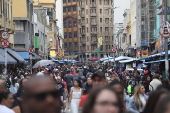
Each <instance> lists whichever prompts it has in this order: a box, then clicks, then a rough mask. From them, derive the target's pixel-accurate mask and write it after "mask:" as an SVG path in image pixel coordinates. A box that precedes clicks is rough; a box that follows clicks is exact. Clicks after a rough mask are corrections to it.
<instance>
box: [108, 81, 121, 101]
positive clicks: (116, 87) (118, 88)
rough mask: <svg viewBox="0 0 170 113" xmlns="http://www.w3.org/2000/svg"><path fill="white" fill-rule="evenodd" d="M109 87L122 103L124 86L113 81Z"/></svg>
mask: <svg viewBox="0 0 170 113" xmlns="http://www.w3.org/2000/svg"><path fill="white" fill-rule="evenodd" d="M109 87H110V88H112V89H113V90H114V91H115V92H116V93H117V95H118V97H119V98H120V100H121V102H123V98H124V86H123V84H122V83H121V82H119V81H118V80H113V81H112V82H111V83H110V84H109Z"/></svg>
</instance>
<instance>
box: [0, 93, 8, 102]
mask: <svg viewBox="0 0 170 113" xmlns="http://www.w3.org/2000/svg"><path fill="white" fill-rule="evenodd" d="M9 94H11V93H10V92H9V91H3V92H0V103H1V102H2V100H3V99H7V98H8V95H9Z"/></svg>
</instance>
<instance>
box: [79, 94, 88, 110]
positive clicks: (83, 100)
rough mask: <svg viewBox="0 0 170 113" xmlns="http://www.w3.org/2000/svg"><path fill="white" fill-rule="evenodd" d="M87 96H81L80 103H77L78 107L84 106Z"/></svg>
mask: <svg viewBox="0 0 170 113" xmlns="http://www.w3.org/2000/svg"><path fill="white" fill-rule="evenodd" d="M88 96H89V94H86V95H83V96H82V97H81V100H80V103H79V107H83V105H84V103H85V101H86V99H87V98H88Z"/></svg>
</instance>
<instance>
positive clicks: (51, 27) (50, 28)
mask: <svg viewBox="0 0 170 113" xmlns="http://www.w3.org/2000/svg"><path fill="white" fill-rule="evenodd" d="M52 27H53V25H52V23H50V31H52Z"/></svg>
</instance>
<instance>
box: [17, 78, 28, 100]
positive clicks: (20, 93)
mask: <svg viewBox="0 0 170 113" xmlns="http://www.w3.org/2000/svg"><path fill="white" fill-rule="evenodd" d="M27 81H28V79H25V78H24V79H21V80H20V82H19V88H18V91H17V94H16V96H17V98H18V100H21V97H22V94H23V90H24V88H23V87H24V85H25V83H26V82H27Z"/></svg>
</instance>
